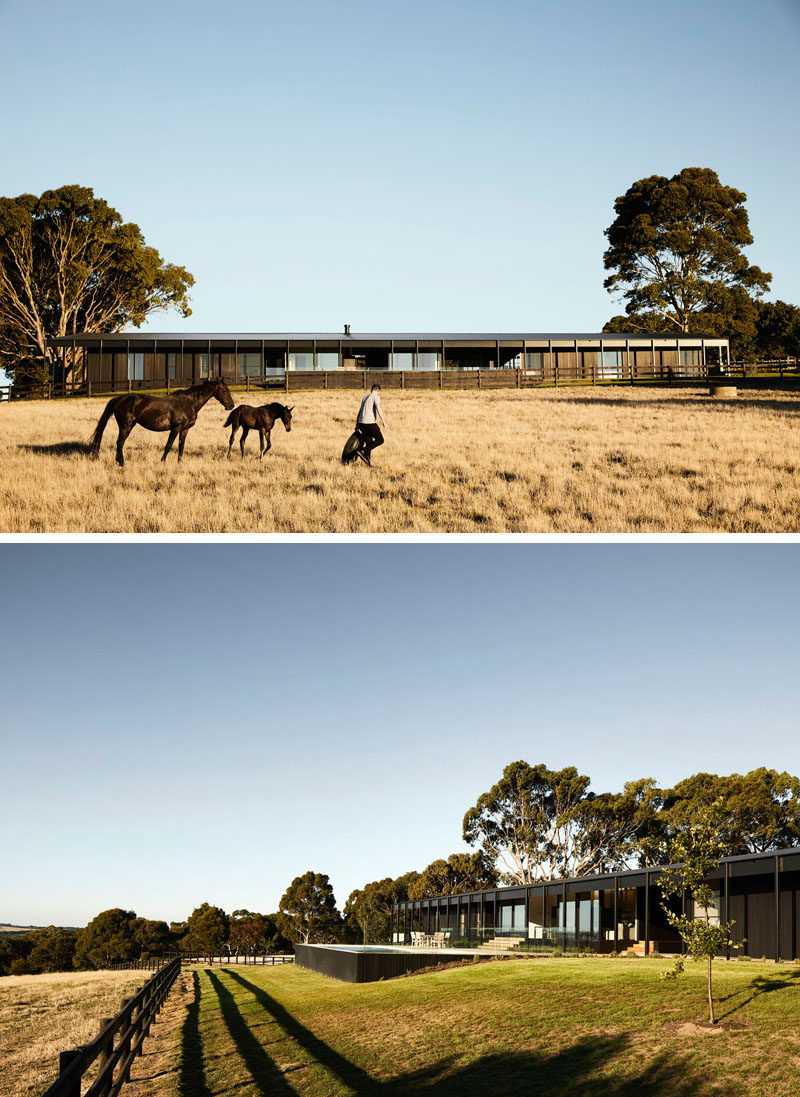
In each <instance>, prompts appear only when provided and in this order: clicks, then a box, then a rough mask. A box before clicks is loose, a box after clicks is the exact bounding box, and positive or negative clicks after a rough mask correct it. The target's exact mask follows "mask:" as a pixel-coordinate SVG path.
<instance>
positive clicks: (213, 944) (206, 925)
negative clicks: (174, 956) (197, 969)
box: [181, 903, 231, 956]
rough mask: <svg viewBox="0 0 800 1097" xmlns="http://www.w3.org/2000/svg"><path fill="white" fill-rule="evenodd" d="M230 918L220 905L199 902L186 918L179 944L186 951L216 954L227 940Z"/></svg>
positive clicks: (206, 954) (205, 954)
mask: <svg viewBox="0 0 800 1097" xmlns="http://www.w3.org/2000/svg"><path fill="white" fill-rule="evenodd" d="M230 928H231V920H230V918H229V917H228V915H227V914H226V913H225V911H224V910H223V909H222V908H221V907H215V906H212V905H211V904H210V903H201V904H200V906H199V907H195V909H194V910H193V911H192V913H191V914H190V915H189V917H188V918H187V920H186V934H185V936H184V937H183V939H182V940H181V946H182V948H183V949H184V950H185V951H186V952H190V953H191V952H198V953H201V954H202V955H203V956H216V955H217V954H218V953H220V952H221V951H222V947H223V945H224V944H225V943H226V941H227V940H228V935H229V933H230Z"/></svg>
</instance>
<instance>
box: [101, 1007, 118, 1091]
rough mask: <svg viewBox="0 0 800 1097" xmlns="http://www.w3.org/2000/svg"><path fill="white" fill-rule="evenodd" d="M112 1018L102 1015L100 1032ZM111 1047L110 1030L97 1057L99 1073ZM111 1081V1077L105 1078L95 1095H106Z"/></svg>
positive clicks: (112, 1046)
mask: <svg viewBox="0 0 800 1097" xmlns="http://www.w3.org/2000/svg"><path fill="white" fill-rule="evenodd" d="M113 1020H114V1018H113V1017H103V1018H102V1019H101V1021H100V1032H102V1031H103V1029H104V1028H105V1027H106V1025H110V1024H111V1022H112V1021H113ZM113 1049H114V1033H113V1032H112V1033H111V1035H110V1036H108V1037H107V1038H106V1040H105V1042H104V1044H103V1047H102V1048H101V1050H100V1057H99V1060H98V1062H99V1067H100V1071H99V1072H100V1073H102V1071H103V1068H104V1067H105V1065H106V1063H107V1062H108V1060H109V1059H110V1058H111V1052H112V1051H113ZM111 1073H112V1075H113V1073H114V1072H113V1071H112V1072H111ZM112 1081H113V1079H112V1078H107V1079H106V1081H105V1082H104V1083H103V1085H102V1086H101V1087H100V1089H99V1090H98V1094H97V1097H106V1095H107V1094H108V1091H109V1090H110V1089H111V1085H112Z"/></svg>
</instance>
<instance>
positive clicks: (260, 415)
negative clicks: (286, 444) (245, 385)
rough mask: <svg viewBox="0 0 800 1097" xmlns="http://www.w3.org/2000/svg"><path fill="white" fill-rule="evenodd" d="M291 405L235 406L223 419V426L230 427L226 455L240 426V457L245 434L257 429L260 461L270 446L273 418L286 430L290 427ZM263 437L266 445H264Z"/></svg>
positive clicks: (229, 451)
mask: <svg viewBox="0 0 800 1097" xmlns="http://www.w3.org/2000/svg"><path fill="white" fill-rule="evenodd" d="M293 407H294V404H292V407H291V408H285V407H284V406H283V404H263V405H262V406H261V407H260V408H252V407H250V405H249V404H239V406H238V407H235V408H234V409H233V411H232V412H231V413H230V415H229V416H228V418H227V419H226V420H225V426H226V427H231V428H232V430H231V440H230V442H228V456H229V457H230V455H231V447H232V446H233V439H234V438H235V436H236V431H237V430H238V429H239V427H241V428H242V437H241V438H240V439H239V448H240V449H241V451H242V457H244V442H245V439H246V438H247V435H248V434H249V433H250V431H251V430H257V431H258V436H259V438H260V439H261V452H260V453H259V455H258V459H259V461H260V460H261V458H262V457H263V456H264V454H265V453H266V452H267V450H269V449H271V448H272V442H271V441H270V431H271V430H272V428H273V427H274V426H275V420H276V419H280V421H281V422H282V423H283V425H284V427H285V428H286V430H287V431H290V430H291V429H292V408H293ZM265 439H266V443H267V444H266V445H264V441H265Z"/></svg>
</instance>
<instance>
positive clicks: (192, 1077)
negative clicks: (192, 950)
mask: <svg viewBox="0 0 800 1097" xmlns="http://www.w3.org/2000/svg"><path fill="white" fill-rule="evenodd" d="M192 980H193V981H194V1001H193V1002H192V1004H191V1005H190V1006H189V1008H188V1009H187V1011H186V1020H185V1021H184V1022H183V1030H182V1032H181V1065H180V1074H179V1076H178V1094H179V1097H213V1094H212V1092H211V1090H210V1089H209V1088H208V1083H207V1081H206V1072H205V1068H204V1066H203V1039H202V1037H201V1035H200V980H199V979H198V977H197V972H196V971H193V972H192Z"/></svg>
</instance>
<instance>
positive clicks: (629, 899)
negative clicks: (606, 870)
mask: <svg viewBox="0 0 800 1097" xmlns="http://www.w3.org/2000/svg"><path fill="white" fill-rule="evenodd" d="M636 891H637V889H636V888H620V889H619V906H618V907H617V913H618V916H619V917H618V921H619V926H618V929H619V939H620V941H638V940H639V919H638V918H637V917H636Z"/></svg>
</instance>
